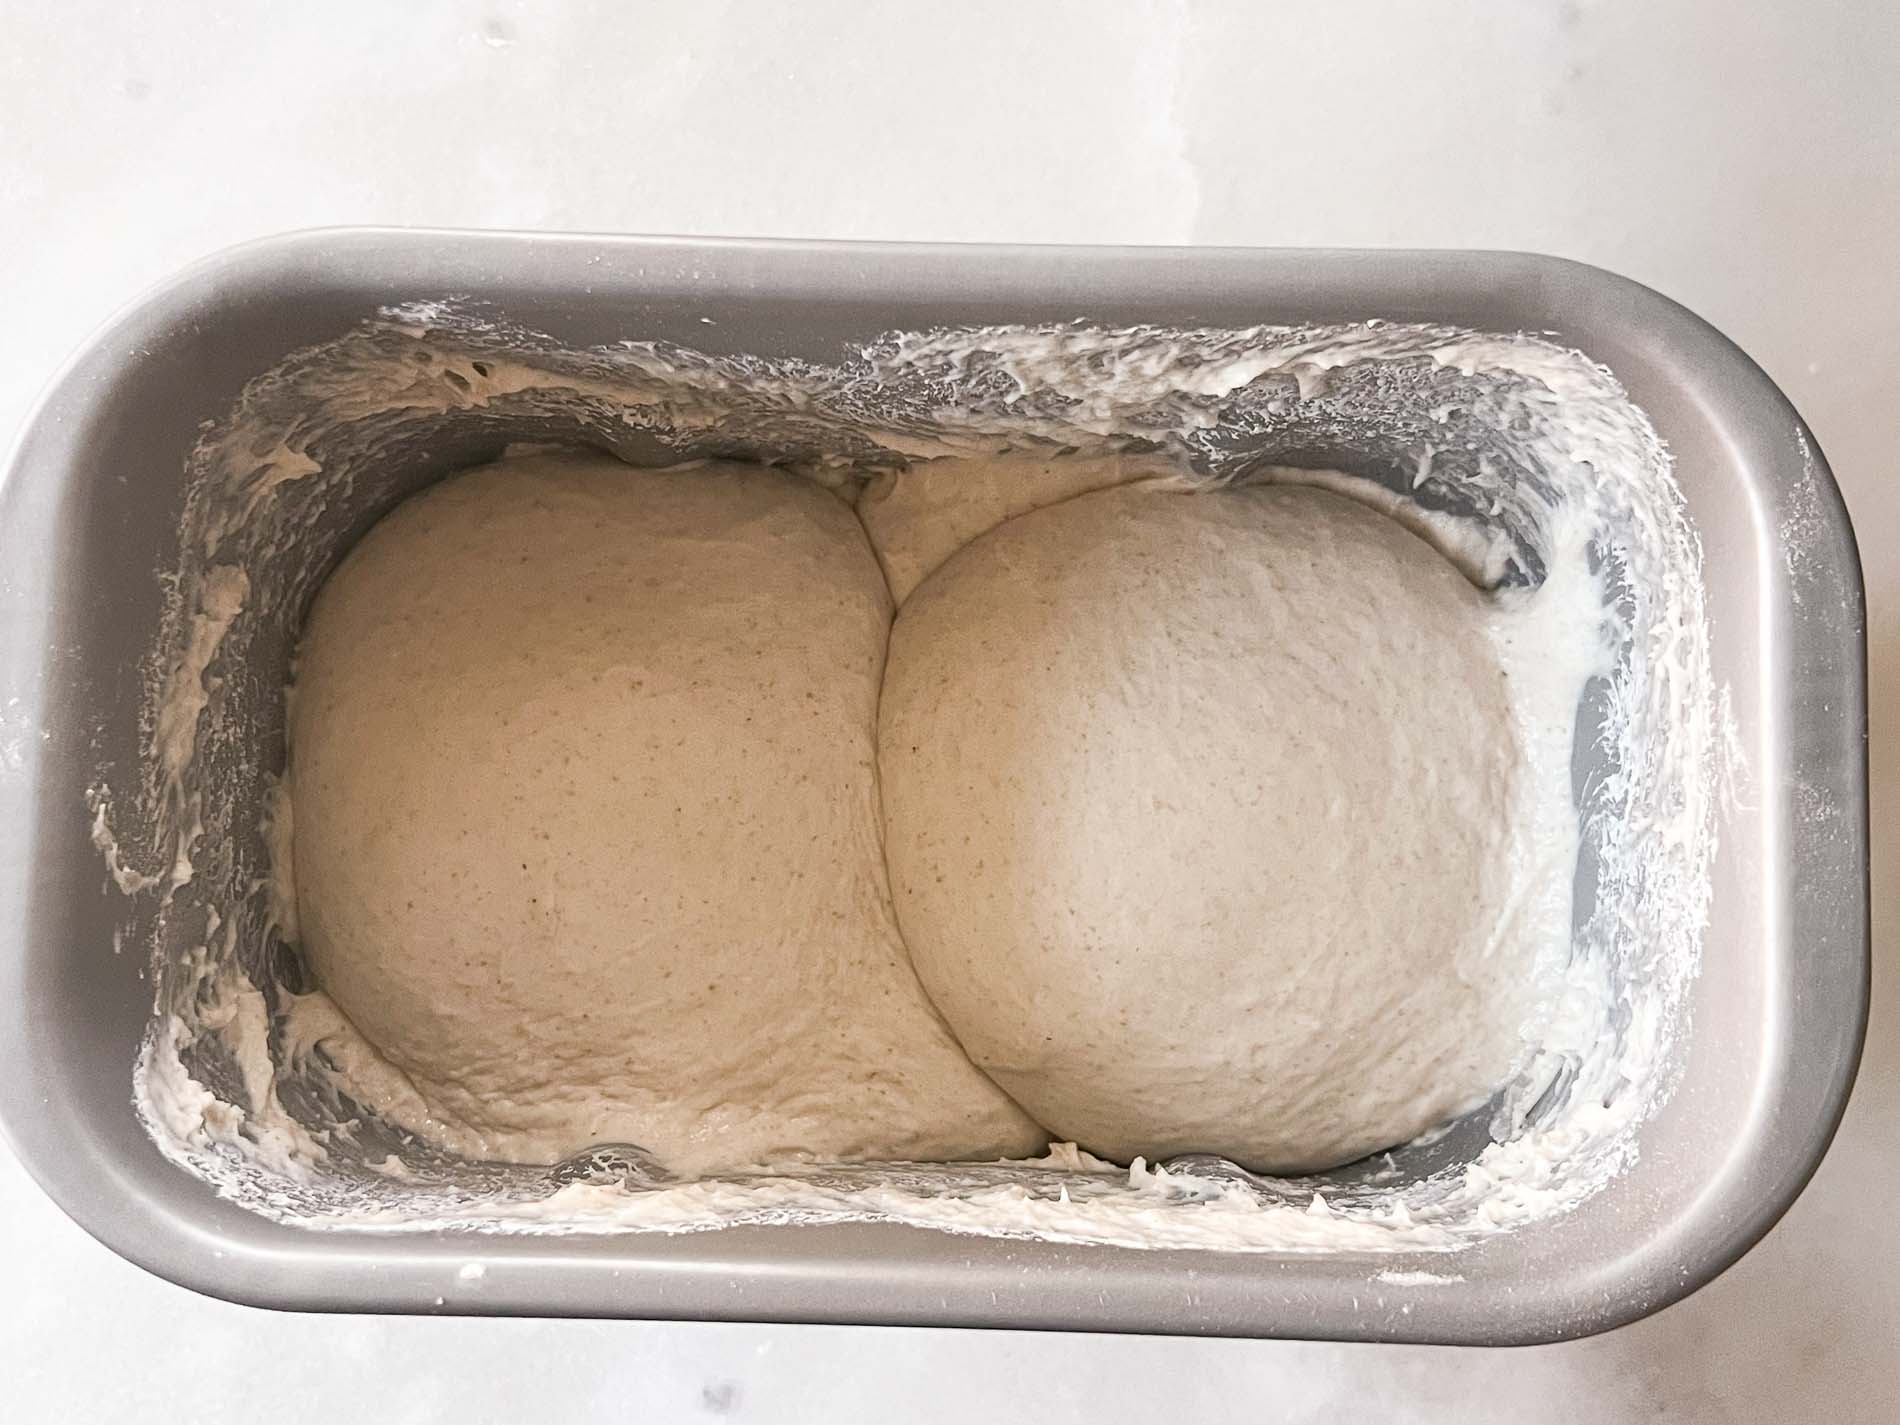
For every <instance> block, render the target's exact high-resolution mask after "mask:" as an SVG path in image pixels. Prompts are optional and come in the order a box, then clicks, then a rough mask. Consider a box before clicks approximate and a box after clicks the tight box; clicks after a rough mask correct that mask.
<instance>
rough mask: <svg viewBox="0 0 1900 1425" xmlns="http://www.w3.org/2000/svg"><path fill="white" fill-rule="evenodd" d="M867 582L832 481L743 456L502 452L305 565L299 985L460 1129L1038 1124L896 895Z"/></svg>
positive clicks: (640, 1131) (881, 1129) (1007, 1130)
mask: <svg viewBox="0 0 1900 1425" xmlns="http://www.w3.org/2000/svg"><path fill="white" fill-rule="evenodd" d="M889 620H890V598H889V595H888V593H887V591H886V589H885V585H884V581H883V579H882V577H881V576H880V574H879V571H878V567H877V564H876V562H875V560H874V559H873V557H872V554H871V551H870V548H869V547H868V545H867V544H866V542H865V537H864V533H863V530H862V529H861V528H860V527H859V525H858V523H857V521H856V520H855V519H854V518H853V517H852V514H851V511H850V510H849V509H848V508H847V507H845V506H844V505H843V504H842V503H840V502H839V501H838V500H837V499H836V498H835V497H833V496H832V495H830V494H828V493H826V492H825V491H823V490H820V489H818V488H816V487H815V486H812V485H810V484H807V483H805V482H803V481H800V480H798V479H796V478H794V477H790V476H787V475H783V474H780V473H777V472H774V471H771V470H766V469H761V468H757V467H746V466H734V465H725V466H721V465H710V466H703V467H698V468H682V469H678V470H667V471H643V470H633V469H630V468H628V467H626V466H624V465H620V464H618V463H616V462H614V461H611V460H606V459H601V458H585V457H560V458H536V459H524V460H516V461H511V462H508V463H506V464H503V465H496V466H491V467H489V468H487V469H484V470H479V471H476V472H473V473H470V474H467V475H463V476H460V477H458V478H456V479H453V480H450V481H448V482H446V483H444V484H441V485H438V486H436V487H435V488H433V489H431V490H429V491H428V492H427V493H425V494H424V495H422V496H420V497H419V498H417V499H414V500H412V501H410V502H409V503H407V504H405V505H403V506H401V507H400V508H399V509H397V510H396V511H395V512H394V513H393V514H391V515H390V516H389V517H388V518H387V519H385V520H384V521H382V522H381V523H380V524H378V525H377V526H376V527H375V528H374V529H373V530H372V531H371V532H370V533H369V535H368V536H367V537H366V538H365V539H364V540H363V541H362V543H361V544H360V545H359V546H358V547H357V548H356V549H355V550H354V551H353V552H352V553H351V554H350V556H349V558H348V559H347V560H346V561H345V562H344V564H343V565H342V567H341V568H340V569H339V570H338V571H337V573H336V574H335V575H334V576H333V577H332V578H331V579H330V581H329V582H328V583H327V584H326V585H325V586H324V589H323V591H322V593H321V595H320V597H319V598H318V600H317V602H316V605H315V607H314V609H313V611H312V614H311V617H310V620H309V624H308V628H307V631H306V637H305V641H304V644H303V650H302V657H301V663H300V666H299V679H298V687H297V695H296V698H295V702H294V718H293V726H292V740H291V747H292V761H291V783H292V786H291V793H292V800H293V803H294V806H295V815H296V838H295V852H294V856H295V868H296V882H297V895H298V903H299V911H300V919H301V932H302V936H303V940H304V943H305V945H306V947H307V949H308V951H309V953H310V955H311V957H312V959H313V961H314V964H315V968H316V971H317V974H318V976H319V978H320V980H321V983H322V984H323V986H324V987H325V988H326V989H327V990H328V991H329V992H330V994H331V995H333V996H334V998H335V999H336V1000H337V1002H338V1003H339V1004H340V1005H341V1006H342V1007H343V1009H344V1010H345V1011H346V1012H347V1013H348V1015H349V1016H350V1018H351V1019H352V1020H353V1021H354V1023H355V1024H356V1026H357V1028H358V1029H360V1030H361V1031H362V1032H363V1033H364V1034H365V1035H366V1036H367V1037H368V1038H369V1039H370V1040H371V1041H373V1042H374V1043H375V1044H376V1045H377V1046H379V1047H380V1048H381V1050H382V1051H383V1053H384V1054H385V1055H386V1056H387V1058H388V1059H389V1060H390V1061H391V1062H392V1063H393V1064H394V1065H395V1066H396V1068H398V1069H399V1070H401V1071H403V1072H404V1073H406V1075H407V1076H408V1078H409V1079H410V1080H411V1081H412V1083H413V1084H414V1087H415V1089H416V1091H417V1093H418V1094H419V1095H420V1097H421V1100H422V1101H423V1102H425V1103H426V1104H427V1107H428V1112H429V1114H430V1116H431V1118H432V1121H431V1122H430V1123H428V1124H417V1125H414V1126H417V1127H419V1128H422V1129H424V1130H425V1131H427V1132H429V1133H430V1134H431V1135H432V1136H435V1137H437V1138H438V1139H441V1140H443V1141H445V1142H447V1143H449V1144H450V1145H451V1146H454V1147H457V1148H460V1149H461V1150H463V1151H465V1152H472V1153H477V1154H479V1155H481V1156H486V1157H498V1158H507V1159H515V1160H519V1161H528V1162H548V1161H553V1160H556V1159H559V1158H561V1157H563V1156H565V1155H567V1154H570V1153H572V1152H574V1151H576V1150H578V1149H580V1148H583V1147H586V1146H587V1145H589V1144H592V1143H596V1142H602V1141H614V1142H631V1143H636V1144H639V1145H641V1146H642V1147H644V1148H647V1149H649V1150H651V1151H652V1152H654V1153H655V1154H657V1155H658V1156H659V1158H660V1159H661V1160H662V1161H663V1162H665V1163H666V1164H667V1165H669V1166H670V1167H672V1168H674V1169H676V1170H679V1171H682V1172H698V1171H704V1170H708V1169H716V1168H722V1167H733V1166H738V1165H743V1164H749V1163H758V1162H764V1161H769V1160H772V1159H775V1158H784V1157H787V1156H794V1155H809V1156H816V1157H824V1158H901V1157H918V1158H970V1157H994V1156H998V1155H1002V1154H1007V1153H1022V1152H1027V1151H1030V1150H1032V1149H1035V1148H1037V1147H1039V1146H1040V1144H1041V1142H1042V1141H1043V1138H1042V1135H1041V1134H1040V1133H1039V1132H1038V1131H1037V1129H1036V1128H1035V1126H1034V1125H1033V1124H1032V1123H1031V1122H1030V1120H1029V1119H1028V1118H1026V1117H1025V1116H1024V1115H1023V1114H1022V1112H1021V1111H1020V1110H1018V1109H1017V1108H1016V1107H1015V1106H1014V1105H1013V1104H1012V1103H1011V1102H1010V1101H1009V1100H1008V1099H1007V1098H1005V1097H1004V1095H1003V1094H1002V1093H1001V1092H999V1091H998V1090H997V1088H996V1087H995V1085H994V1084H992V1083H991V1082H990V1081H989V1080H988V1079H986V1078H984V1077H983V1075H981V1074H980V1073H979V1072H978V1071H977V1070H976V1069H975V1068H973V1067H972V1066H971V1064H970V1062H969V1060H968V1059H967V1058H966V1057H965V1056H964V1054H963V1053H962V1051H961V1050H960V1049H959V1048H958V1046H957V1044H956V1042H955V1041H954V1040H953V1039H952V1038H951V1037H950V1035H949V1033H948V1032H947V1031H946V1030H945V1028H944V1025H943V1023H942V1021H941V1020H940V1019H939V1018H938V1016H937V1015H936V1013H935V1012H934V1011H933V1010H932V1008H931V1006H930V1004H929V1001H928V1000H927V999H926V998H925V997H924V995H923V993H922V991H921V990H920V988H919V986H918V983H917V980H916V977H915V976H914V974H913V973H912V971H911V969H910V967H909V964H908V962H907V959H906V957H905V953H904V948H903V945H902V942H901V941H900V940H899V938H898V935H897V932H896V929H895V927H894V925H893V922H892V918H891V911H890V904H889V899H888V895H887V892H886V888H885V882H884V869H883V861H882V853H881V849H880V845H879V817H878V811H877V800H876V799H877V788H876V774H875V747H874V728H875V721H876V709H877V702H878V686H879V678H880V675H881V672H882V669H883V663H884V652H885V641H886V635H887V630H888V626H889Z"/></svg>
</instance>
